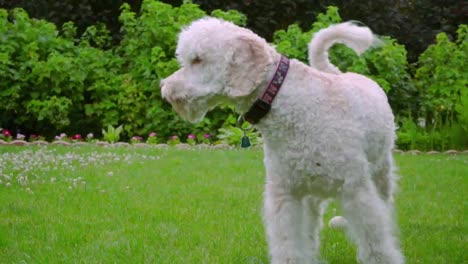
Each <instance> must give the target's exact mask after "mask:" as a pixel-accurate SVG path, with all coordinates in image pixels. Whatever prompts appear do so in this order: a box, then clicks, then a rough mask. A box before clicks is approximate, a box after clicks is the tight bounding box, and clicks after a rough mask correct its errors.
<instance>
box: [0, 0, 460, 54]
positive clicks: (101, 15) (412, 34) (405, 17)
mask: <svg viewBox="0 0 468 264" xmlns="http://www.w3.org/2000/svg"><path fill="white" fill-rule="evenodd" d="M124 2H126V3H128V4H130V6H131V8H132V9H133V10H134V11H138V10H139V9H140V6H141V0H99V1H98V0H61V1H57V0H35V1H30V0H0V8H6V9H11V8H14V7H22V8H24V9H25V10H26V11H27V12H28V13H29V14H30V16H31V17H34V18H44V19H46V20H48V21H51V22H54V23H55V24H57V25H58V26H59V27H60V26H61V25H62V24H63V23H65V22H67V21H73V22H75V25H76V26H77V27H78V30H79V33H82V32H83V31H84V30H85V29H86V27H88V26H91V25H94V24H96V23H97V22H102V23H105V24H106V25H107V27H108V28H109V30H110V31H111V34H112V36H113V42H114V43H116V42H118V41H119V40H120V39H121V32H120V24H119V22H118V16H119V14H120V10H119V9H120V6H121V5H122V4H123V3H124ZM162 2H165V3H169V4H171V5H174V6H178V5H180V4H181V3H182V1H181V0H163V1H162ZM193 2H194V3H196V4H199V5H200V7H201V8H202V9H203V10H205V11H206V12H207V13H210V12H211V11H212V10H214V9H223V10H227V9H236V10H239V11H241V12H242V13H244V14H245V15H247V17H248V19H249V20H248V24H247V26H248V27H249V28H251V29H253V30H254V31H255V32H256V33H258V34H259V35H261V36H263V37H264V38H267V39H268V40H271V39H272V37H273V33H274V32H275V31H276V30H278V29H284V28H286V27H287V26H288V25H290V24H292V23H295V22H297V23H298V24H299V25H300V26H301V27H302V28H308V27H310V24H311V23H312V22H313V21H314V18H315V16H316V15H317V14H318V13H321V12H324V10H325V9H326V7H327V6H329V5H335V6H338V7H339V8H340V14H341V16H342V18H343V20H358V21H361V22H363V23H365V24H366V25H368V26H369V27H371V28H372V29H373V31H374V32H376V33H377V34H380V35H388V36H391V37H393V38H396V39H397V40H398V41H399V43H402V44H404V45H405V46H406V49H407V50H408V59H409V61H410V62H414V61H416V60H417V58H418V56H419V54H420V53H421V52H422V51H424V50H425V49H426V48H427V46H428V45H429V44H431V43H433V41H434V37H435V35H436V34H437V33H440V32H446V33H447V34H448V35H449V37H451V38H453V37H454V36H455V31H456V29H457V26H458V25H459V24H461V23H466V22H467V21H468V1H460V0H395V1H387V0H241V1H238V0H236V1H234V0H193Z"/></svg>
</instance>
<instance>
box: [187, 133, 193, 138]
mask: <svg viewBox="0 0 468 264" xmlns="http://www.w3.org/2000/svg"><path fill="white" fill-rule="evenodd" d="M187 138H188V139H195V135H194V134H189V135H188V137H187Z"/></svg>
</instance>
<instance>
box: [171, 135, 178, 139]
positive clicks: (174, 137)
mask: <svg viewBox="0 0 468 264" xmlns="http://www.w3.org/2000/svg"><path fill="white" fill-rule="evenodd" d="M177 139H179V137H178V136H176V135H174V136H172V137H171V140H177Z"/></svg>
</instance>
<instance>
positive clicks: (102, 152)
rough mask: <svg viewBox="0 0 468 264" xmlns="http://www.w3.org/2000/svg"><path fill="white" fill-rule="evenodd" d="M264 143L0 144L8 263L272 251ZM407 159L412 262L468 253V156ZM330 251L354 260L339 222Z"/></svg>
mask: <svg viewBox="0 0 468 264" xmlns="http://www.w3.org/2000/svg"><path fill="white" fill-rule="evenodd" d="M262 155H263V154H262V152H261V151H259V150H249V151H242V150H235V151H227V150H175V149H166V150H161V149H142V148H138V149H137V148H115V149H112V148H99V147H76V148H66V147H53V148H52V147H48V148H32V147H28V148H19V147H11V146H6V147H0V180H2V183H1V184H0V263H171V264H172V263H268V257H267V247H266V241H265V237H264V230H263V225H262V219H261V208H262V192H263V182H264V169H263V165H262ZM397 161H398V165H399V167H400V173H401V174H402V175H403V176H402V179H401V181H400V189H401V190H400V193H399V194H398V199H397V213H398V216H399V224H400V230H401V237H402V246H403V249H404V252H405V255H406V256H407V263H450V264H458V263H467V262H466V259H467V258H468V256H467V254H466V253H465V252H467V251H468V250H467V246H466V245H467V242H468V241H467V233H468V232H467V231H468V230H467V219H468V218H467V217H466V208H465V205H466V194H465V193H466V190H467V189H468V188H467V187H468V186H467V183H468V156H443V155H436V156H397ZM5 176H6V177H5ZM22 176H27V177H28V178H27V179H25V178H22V179H21V180H20V182H21V183H22V184H20V183H19V182H18V179H20V178H21V177H22ZM7 182H10V184H11V186H9V187H7ZM335 208H336V205H334V204H332V205H331V206H330V207H329V209H328V212H327V215H326V217H325V218H326V221H328V219H329V218H330V217H331V216H332V215H333V213H332V212H333V210H334V209H335ZM337 210H339V209H337ZM322 253H323V256H324V258H326V259H327V260H328V261H329V263H330V264H332V263H337V264H338V263H339V264H341V263H343V264H344V263H346V264H347V263H356V262H355V260H354V259H355V257H354V256H355V249H354V247H353V246H352V245H351V244H350V243H349V242H348V240H347V239H346V237H345V236H344V234H342V232H340V231H337V230H330V229H329V228H325V229H324V230H323V231H322Z"/></svg>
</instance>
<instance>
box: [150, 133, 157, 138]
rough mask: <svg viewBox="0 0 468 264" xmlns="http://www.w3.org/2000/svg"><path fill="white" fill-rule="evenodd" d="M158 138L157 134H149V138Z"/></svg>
mask: <svg viewBox="0 0 468 264" xmlns="http://www.w3.org/2000/svg"><path fill="white" fill-rule="evenodd" d="M156 136H157V134H156V132H151V133H150V134H149V137H156Z"/></svg>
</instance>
